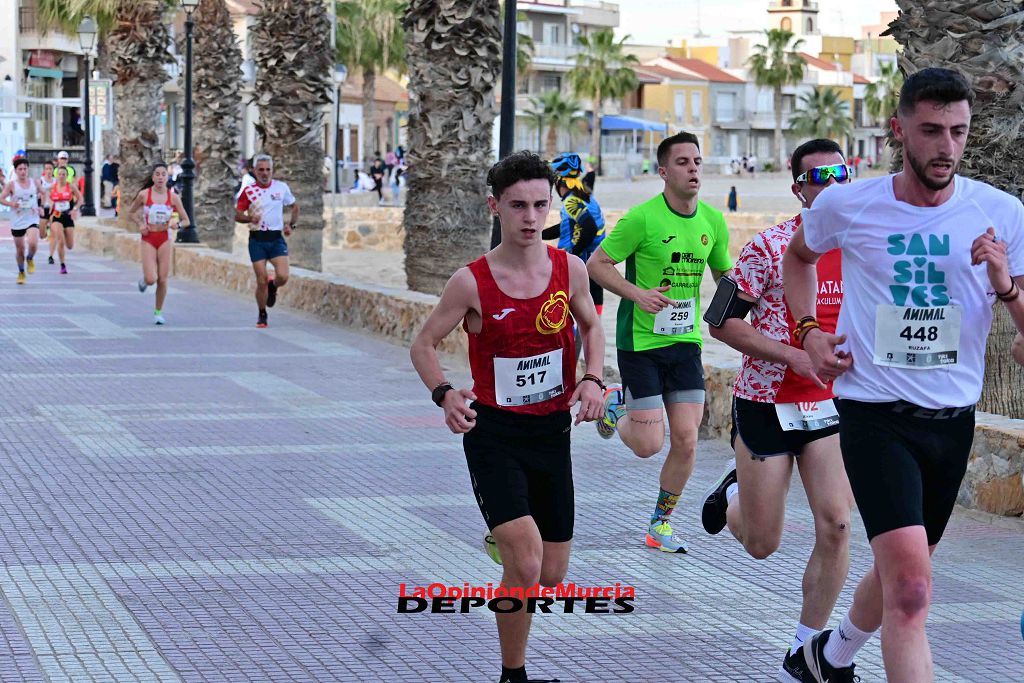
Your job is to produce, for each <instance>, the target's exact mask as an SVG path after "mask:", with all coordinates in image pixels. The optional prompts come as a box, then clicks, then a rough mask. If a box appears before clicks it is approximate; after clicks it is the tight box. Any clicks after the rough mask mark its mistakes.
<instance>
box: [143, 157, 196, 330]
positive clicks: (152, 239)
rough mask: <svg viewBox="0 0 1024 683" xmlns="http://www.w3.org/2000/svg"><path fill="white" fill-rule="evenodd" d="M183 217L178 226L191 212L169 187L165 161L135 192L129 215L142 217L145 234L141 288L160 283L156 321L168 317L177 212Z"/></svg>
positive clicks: (155, 308) (179, 226)
mask: <svg viewBox="0 0 1024 683" xmlns="http://www.w3.org/2000/svg"><path fill="white" fill-rule="evenodd" d="M175 214H177V215H178V216H179V217H180V220H179V221H178V224H177V226H175V227H178V228H185V227H188V226H189V225H190V224H191V222H190V216H189V215H188V213H187V212H186V211H185V207H184V205H183V204H182V203H181V197H179V196H178V195H176V194H174V192H172V191H171V190H170V188H168V187H167V164H165V163H163V162H162V161H160V162H157V163H156V164H154V165H153V168H152V169H151V170H150V173H149V178H148V179H147V180H146V182H145V183H143V185H142V189H141V190H139V191H138V193H136V195H135V199H134V200H132V204H131V206H130V207H129V208H128V215H129V216H132V217H133V218H135V219H136V220H137V221H138V225H139V235H140V236H141V238H142V246H141V251H142V279H140V280H139V291H140V292H145V291H146V288H147V287H149V286H150V285H151V284H153V283H154V282H155V283H156V303H155V306H154V308H153V322H154V323H155V324H157V325H163V324H165V323H166V321H165V320H164V313H163V310H164V300H165V299H166V298H167V278H168V277H170V273H171V255H172V253H173V252H172V248H173V247H172V245H171V243H170V241H169V240H170V235H171V222H172V220H173V216H174V215H175Z"/></svg>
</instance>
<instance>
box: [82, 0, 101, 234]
mask: <svg viewBox="0 0 1024 683" xmlns="http://www.w3.org/2000/svg"><path fill="white" fill-rule="evenodd" d="M97 33H98V29H97V27H96V22H95V21H94V20H93V18H92V17H90V16H85V17H84V18H83V19H82V21H81V23H80V24H78V43H79V45H81V47H82V56H84V57H85V88H84V90H85V92H84V93H83V95H82V97H83V100H84V102H83V105H84V107H83V109H85V111H83V112H82V119H84V122H85V126H84V128H85V169H84V175H85V188H84V191H83V193H82V195H83V196H82V208H81V212H82V215H83V216H95V215H96V207H94V206H93V203H92V125H91V121H90V119H91V118H92V116H90V112H89V75H90V74H89V72H90V71H92V52H93V48H95V47H96V34H97Z"/></svg>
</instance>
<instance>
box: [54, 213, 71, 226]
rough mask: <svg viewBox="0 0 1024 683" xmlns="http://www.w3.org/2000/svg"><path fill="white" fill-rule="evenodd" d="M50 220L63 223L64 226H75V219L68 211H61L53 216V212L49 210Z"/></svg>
mask: <svg viewBox="0 0 1024 683" xmlns="http://www.w3.org/2000/svg"><path fill="white" fill-rule="evenodd" d="M50 222H51V223H53V222H57V223H60V224H61V225H63V226H64V227H65V228H73V227H75V220H74V219H73V218H72V217H71V212H70V211H62V212H61V214H60V215H59V216H54V215H53V212H52V211H51V212H50Z"/></svg>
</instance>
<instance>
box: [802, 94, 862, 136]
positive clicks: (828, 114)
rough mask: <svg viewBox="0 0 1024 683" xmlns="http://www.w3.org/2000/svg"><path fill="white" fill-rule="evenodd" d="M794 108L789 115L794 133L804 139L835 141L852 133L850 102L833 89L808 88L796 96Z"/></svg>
mask: <svg viewBox="0 0 1024 683" xmlns="http://www.w3.org/2000/svg"><path fill="white" fill-rule="evenodd" d="M799 105H800V106H799V108H798V110H797V111H796V112H795V113H794V114H793V115H792V116H790V117H789V124H790V126H791V128H792V130H793V132H794V133H796V134H797V135H800V136H802V137H808V138H828V139H830V140H839V139H841V138H844V137H846V136H848V135H850V133H852V132H853V120H852V119H851V118H850V104H849V103H848V102H847V101H846V100H844V99H842V98H841V97H840V96H839V91H838V90H836V89H835V88H823V89H821V90H812V91H811V92H809V93H806V94H804V95H801V96H800V102H799Z"/></svg>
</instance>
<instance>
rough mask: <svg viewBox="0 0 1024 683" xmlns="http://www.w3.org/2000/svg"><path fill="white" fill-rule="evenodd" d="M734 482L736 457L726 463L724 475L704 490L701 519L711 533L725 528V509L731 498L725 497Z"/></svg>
mask: <svg viewBox="0 0 1024 683" xmlns="http://www.w3.org/2000/svg"><path fill="white" fill-rule="evenodd" d="M734 483H736V458H733V459H732V460H730V461H729V462H728V463H727V464H726V466H725V471H724V472H722V476H720V477H719V478H718V479H716V480H715V482H714V483H713V484H711V488H709V489H708V490H707V491H705V492H704V505H703V506H702V507H701V510H700V521H701V524H703V525H704V531H706V532H708V533H709V534H712V535H714V534H717V533H718V532H719V531H721V530H722V529H724V528H725V521H726V517H725V511H726V509H727V508H728V507H729V499H728V498H726V497H725V491H726V489H728V488H729V486H730V485H732V484H734Z"/></svg>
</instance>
